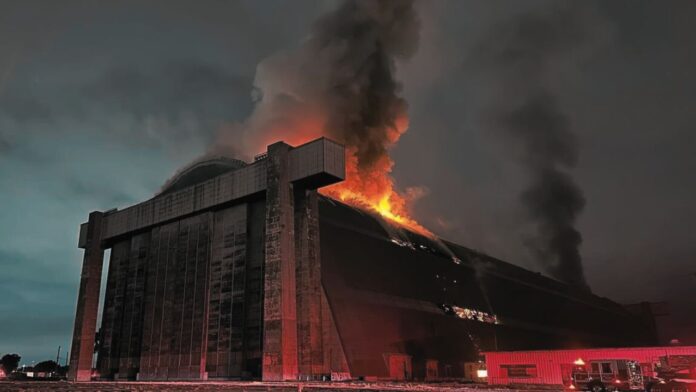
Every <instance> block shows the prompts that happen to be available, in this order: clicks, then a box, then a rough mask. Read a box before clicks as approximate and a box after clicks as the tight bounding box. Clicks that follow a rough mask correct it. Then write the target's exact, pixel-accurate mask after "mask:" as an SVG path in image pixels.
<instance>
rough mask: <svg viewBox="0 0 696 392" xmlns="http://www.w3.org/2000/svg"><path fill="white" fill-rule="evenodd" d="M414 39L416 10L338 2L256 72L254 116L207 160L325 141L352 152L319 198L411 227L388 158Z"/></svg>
mask: <svg viewBox="0 0 696 392" xmlns="http://www.w3.org/2000/svg"><path fill="white" fill-rule="evenodd" d="M418 35H419V20H418V17H417V14H416V11H415V10H414V7H413V2H412V1H371V0H351V1H346V2H344V3H342V4H341V5H340V6H339V7H338V8H337V9H336V10H335V11H332V12H330V13H328V14H325V15H324V16H322V17H321V18H319V19H318V20H317V21H316V22H315V23H314V25H313V28H312V30H311V33H310V35H309V36H308V37H307V39H306V40H305V41H304V42H302V43H301V44H300V46H299V47H297V48H293V49H290V50H286V51H283V52H281V53H277V54H275V55H273V56H271V57H269V58H267V59H265V60H264V61H262V62H261V63H260V64H259V65H258V67H257V72H256V77H255V81H254V85H255V91H254V98H255V99H256V106H255V108H254V111H253V113H252V114H251V116H250V117H249V118H248V119H246V120H245V121H244V122H243V123H239V124H233V125H230V126H227V127H225V128H224V129H223V130H222V131H221V133H220V135H219V137H218V140H217V142H216V143H215V145H214V146H213V147H212V148H211V153H213V154H219V153H221V152H222V153H224V152H229V151H230V150H231V151H233V152H235V153H236V154H237V155H239V154H240V153H247V154H250V153H251V154H253V153H258V152H261V151H264V150H265V147H266V146H267V145H268V144H270V143H272V142H275V141H278V140H283V141H285V142H287V143H289V144H291V145H298V144H301V143H304V142H307V141H309V140H312V139H314V138H316V137H320V136H327V137H329V138H331V139H334V140H336V141H338V142H340V143H343V144H345V145H346V147H347V149H348V152H349V156H348V158H347V173H346V174H347V179H346V181H344V182H342V183H340V184H336V185H334V186H331V187H328V188H324V189H323V190H322V192H324V193H328V194H329V195H331V196H334V197H337V198H340V199H342V200H344V201H347V202H351V203H354V204H358V205H360V206H362V207H368V208H371V209H373V210H375V211H376V212H380V213H382V214H383V215H385V216H387V217H389V218H393V219H394V220H397V221H399V220H402V221H401V223H410V222H411V220H410V218H408V217H407V213H406V203H407V198H406V197H404V196H402V195H400V194H398V193H397V192H395V191H394V190H393V181H392V179H391V177H390V175H389V173H390V172H391V167H392V160H391V159H390V157H389V154H388V151H389V148H390V147H391V146H392V145H394V143H396V142H397V141H398V139H399V137H400V136H401V134H403V133H404V132H405V131H406V129H407V127H408V115H407V104H406V101H405V100H404V99H403V98H402V97H401V96H400V90H401V86H400V84H399V82H398V81H397V79H396V76H395V62H396V61H397V60H399V59H408V58H410V57H411V56H412V55H413V54H414V52H415V51H416V48H417V43H418Z"/></svg>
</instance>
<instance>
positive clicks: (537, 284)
mask: <svg viewBox="0 0 696 392" xmlns="http://www.w3.org/2000/svg"><path fill="white" fill-rule="evenodd" d="M344 176H345V149H344V147H343V146H341V145H340V144H337V143H335V142H333V141H330V140H328V139H323V138H322V139H317V140H315V141H312V142H309V143H306V144H304V145H302V146H298V147H292V146H289V145H287V144H285V143H282V142H279V143H276V144H273V145H270V146H269V147H268V151H267V153H265V154H262V155H260V156H257V157H256V159H255V160H254V162H251V163H245V162H242V161H238V160H233V159H229V158H216V159H209V160H206V161H201V162H198V163H197V164H194V165H192V166H191V167H189V168H188V169H186V170H184V171H182V172H181V173H179V174H178V175H177V176H176V177H175V178H174V179H172V180H170V181H169V182H168V183H167V184H166V185H165V187H163V190H162V191H161V192H160V193H159V194H158V195H156V196H155V197H154V198H152V199H150V200H147V201H145V202H143V203H140V204H137V205H134V206H131V207H128V208H125V209H123V210H110V211H106V212H98V211H97V212H92V213H91V214H90V215H89V220H88V222H86V223H84V224H83V225H82V226H81V228H80V236H79V246H80V247H81V248H83V249H84V250H85V252H84V260H83V269H82V276H81V282H80V290H79V296H78V304H77V311H76V316H75V329H74V334H73V344H72V350H71V357H70V374H69V378H71V379H73V380H80V381H85V380H90V379H91V378H94V377H97V378H101V379H117V380H125V379H137V380H213V379H240V378H244V379H263V380H298V379H301V380H307V379H327V378H331V379H349V378H368V379H370V378H375V379H432V378H460V377H462V376H463V372H464V363H465V362H471V361H476V360H478V359H479V358H480V356H481V353H482V352H484V351H491V350H517V349H550V348H570V347H612V346H631V345H646V344H651V343H653V340H654V333H653V331H651V330H650V328H649V327H648V326H644V325H643V324H642V322H641V320H640V319H639V318H638V317H637V316H634V315H632V314H631V313H629V312H628V311H626V310H625V309H624V308H623V307H622V306H620V305H618V304H616V303H614V302H612V301H610V300H608V299H605V298H600V297H597V296H595V295H593V294H592V293H590V292H588V291H586V290H583V289H578V288H574V287H571V286H568V285H565V284H563V283H560V282H557V281H555V280H552V279H550V278H547V277H544V276H542V275H540V274H537V273H533V272H530V271H527V270H524V269H522V268H519V267H516V266H513V265H511V264H508V263H505V262H502V261H500V260H497V259H494V258H492V257H489V256H487V255H485V254H482V253H480V252H476V251H474V250H471V249H468V248H465V247H462V246H459V245H456V244H454V243H451V242H447V241H444V240H441V239H438V238H432V237H426V236H422V235H419V234H416V233H413V232H410V231H408V230H405V229H403V228H398V227H395V226H393V225H391V224H389V223H388V222H385V221H384V220H382V219H380V218H379V217H378V216H376V215H374V214H372V213H369V212H366V211H364V210H361V209H357V208H354V207H351V206H348V205H346V204H343V203H340V202H338V201H336V200H333V199H330V198H327V197H324V196H321V195H319V194H318V193H317V189H318V188H320V187H322V186H326V185H329V184H332V183H335V182H338V181H342V180H343V179H344ZM107 249H110V258H109V262H108V273H107V279H106V282H104V283H105V285H106V288H105V292H106V294H105V296H104V300H103V310H102V314H101V319H100V320H97V318H98V313H99V306H100V304H99V291H100V287H101V285H102V282H101V276H102V268H103V264H104V261H103V259H104V252H105V250H107ZM98 321H99V323H98ZM98 324H100V327H99V329H98V330H97V325H98ZM95 350H96V361H95V360H94V358H93V357H94V355H93V353H94V352H95Z"/></svg>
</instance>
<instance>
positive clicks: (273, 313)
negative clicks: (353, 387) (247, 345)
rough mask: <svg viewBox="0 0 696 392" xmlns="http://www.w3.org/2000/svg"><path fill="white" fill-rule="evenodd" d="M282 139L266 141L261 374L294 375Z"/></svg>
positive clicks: (291, 261)
mask: <svg viewBox="0 0 696 392" xmlns="http://www.w3.org/2000/svg"><path fill="white" fill-rule="evenodd" d="M290 149H291V147H290V146H289V145H287V144H285V143H275V144H272V145H270V146H268V158H267V159H268V163H267V171H266V176H267V177H266V181H267V189H266V260H265V266H264V317H263V319H264V320H263V324H264V327H263V364H262V378H263V380H268V381H284V380H296V379H297V373H298V368H297V307H296V289H295V286H296V281H295V279H296V278H295V265H296V260H295V233H294V226H295V224H294V223H295V222H294V207H293V205H294V203H293V202H294V200H293V199H294V194H293V184H292V183H291V182H290V170H289V159H288V156H289V152H290Z"/></svg>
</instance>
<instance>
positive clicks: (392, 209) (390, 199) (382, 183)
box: [319, 148, 433, 236]
mask: <svg viewBox="0 0 696 392" xmlns="http://www.w3.org/2000/svg"><path fill="white" fill-rule="evenodd" d="M346 155H347V157H346V179H345V181H342V182H339V183H336V184H333V185H329V186H327V187H324V188H322V189H320V190H319V192H320V193H322V194H323V195H326V196H329V197H332V198H334V199H338V200H340V201H342V202H344V203H346V204H349V205H352V206H354V207H358V208H362V209H365V210H368V211H372V212H376V213H377V214H379V215H380V216H382V217H384V218H386V219H387V220H388V221H390V222H392V223H395V224H396V225H397V226H402V227H404V228H406V229H409V230H411V231H414V232H416V233H419V234H421V235H425V236H432V235H433V234H432V233H431V232H430V231H429V230H428V229H426V228H425V227H423V226H422V225H421V224H419V223H418V222H417V221H416V220H415V219H413V218H412V217H411V215H410V213H409V209H408V206H409V204H410V202H412V201H413V200H412V199H410V198H408V197H407V196H404V195H402V194H400V193H399V192H397V191H396V190H395V189H394V181H393V180H392V178H391V176H390V175H389V173H390V172H391V167H392V164H393V163H392V161H391V159H389V158H388V157H385V158H384V159H382V160H380V161H379V162H377V163H376V164H375V165H373V166H372V167H371V168H370V169H362V170H360V169H358V163H357V158H356V157H355V154H354V151H352V149H350V148H349V149H348V151H347V154H346Z"/></svg>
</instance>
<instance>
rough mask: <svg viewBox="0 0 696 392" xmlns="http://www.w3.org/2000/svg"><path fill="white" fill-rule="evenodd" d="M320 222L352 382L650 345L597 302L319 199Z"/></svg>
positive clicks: (624, 317) (325, 268) (634, 323)
mask: <svg viewBox="0 0 696 392" xmlns="http://www.w3.org/2000/svg"><path fill="white" fill-rule="evenodd" d="M319 212H320V227H321V230H320V233H321V253H322V265H321V267H322V282H323V286H324V288H325V290H326V294H327V298H328V301H329V303H330V304H331V308H332V310H333V314H334V317H335V319H336V323H337V326H338V333H339V335H340V338H341V341H342V343H343V347H344V349H345V352H346V357H347V360H348V365H349V367H350V370H351V373H352V375H353V376H354V377H359V376H365V377H377V378H408V376H410V377H414V378H421V375H425V374H427V370H428V369H427V367H428V366H430V367H431V368H433V369H434V368H435V366H437V373H438V374H439V375H440V377H457V376H460V375H463V371H464V369H463V362H465V361H476V360H478V359H480V358H481V353H482V352H483V351H493V350H531V349H558V348H574V347H618V346H638V345H650V344H652V341H651V339H652V337H651V336H650V334H649V333H647V329H646V328H645V326H643V325H642V324H641V323H640V320H639V319H638V318H637V317H634V316H633V315H631V314H630V313H629V312H627V311H626V310H625V309H623V308H622V307H621V306H620V305H618V304H616V303H614V302H612V301H609V300H607V299H605V298H600V297H597V296H594V295H592V294H591V293H589V292H586V291H582V290H578V289H573V288H572V287H569V286H567V285H563V284H560V283H559V282H556V281H553V280H551V279H549V278H545V277H543V276H541V275H538V274H535V273H533V272H529V271H526V270H523V269H521V268H519V267H515V266H512V265H509V264H507V263H503V262H502V261H499V260H495V259H493V258H490V257H488V256H485V255H481V254H478V253H476V252H474V251H471V250H468V249H466V248H463V247H458V246H455V245H453V244H448V246H445V245H444V244H443V243H442V242H439V243H438V242H437V241H434V240H432V239H428V238H425V237H422V236H418V235H415V234H413V233H410V232H407V231H404V230H395V229H393V228H391V227H387V226H384V225H382V224H380V222H379V221H378V219H376V218H375V217H373V216H372V215H370V214H366V213H364V212H361V211H359V210H356V209H354V208H352V207H348V206H346V205H344V204H342V203H339V202H336V201H334V200H330V199H327V198H322V199H321V200H320V202H319ZM442 305H454V306H457V307H459V308H465V309H468V310H474V311H481V312H486V313H488V314H491V315H495V316H496V317H497V320H498V323H497V324H495V323H490V322H482V321H477V320H469V319H465V318H463V317H458V316H457V315H456V314H454V313H453V312H447V311H446V308H443V307H442ZM400 356H401V357H400ZM399 361H401V363H400V362H399ZM408 364H410V367H411V368H410V369H409V366H407V365H408ZM428 364H430V365H428ZM399 373H402V374H404V373H405V375H401V374H399Z"/></svg>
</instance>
